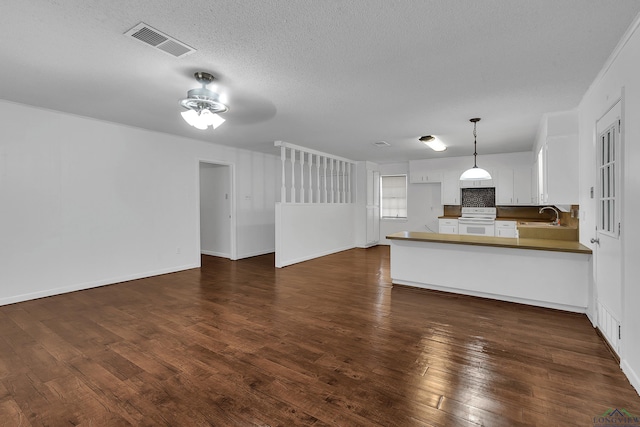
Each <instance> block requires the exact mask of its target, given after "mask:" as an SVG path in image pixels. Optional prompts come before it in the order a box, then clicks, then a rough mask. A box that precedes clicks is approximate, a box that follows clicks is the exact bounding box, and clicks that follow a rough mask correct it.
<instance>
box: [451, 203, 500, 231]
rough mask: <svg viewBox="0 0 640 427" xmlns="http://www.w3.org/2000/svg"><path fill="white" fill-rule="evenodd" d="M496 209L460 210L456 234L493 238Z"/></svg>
mask: <svg viewBox="0 0 640 427" xmlns="http://www.w3.org/2000/svg"><path fill="white" fill-rule="evenodd" d="M495 227H496V208H465V207H463V208H462V216H461V217H460V218H458V234H463V235H473V236H495Z"/></svg>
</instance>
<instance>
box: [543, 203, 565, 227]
mask: <svg viewBox="0 0 640 427" xmlns="http://www.w3.org/2000/svg"><path fill="white" fill-rule="evenodd" d="M545 209H551V210H553V211H554V212H555V213H556V219H554V220H553V221H552V222H551V223H552V224H553V225H560V212H558V210H557V209H556V208H554V207H553V206H545V207H543V208H540V210H539V211H538V213H542V211H543V210H545Z"/></svg>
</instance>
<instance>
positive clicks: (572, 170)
mask: <svg viewBox="0 0 640 427" xmlns="http://www.w3.org/2000/svg"><path fill="white" fill-rule="evenodd" d="M578 149H579V142H578V118H577V113H576V112H575V111H569V112H562V113H554V114H548V115H546V116H545V118H544V119H543V122H542V125H541V128H540V131H539V132H538V160H537V163H538V165H537V166H538V180H537V181H538V200H537V201H538V203H539V204H550V205H573V204H578V198H579V182H578V181H579V170H578V166H579V165H578Z"/></svg>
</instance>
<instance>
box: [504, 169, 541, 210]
mask: <svg viewBox="0 0 640 427" xmlns="http://www.w3.org/2000/svg"><path fill="white" fill-rule="evenodd" d="M531 179H532V173H531V168H530V167H520V168H517V169H500V170H499V171H498V173H497V180H496V181H497V182H496V204H497V205H513V206H518V205H532V204H535V198H534V196H533V193H532V192H531Z"/></svg>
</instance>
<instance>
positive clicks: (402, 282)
mask: <svg viewBox="0 0 640 427" xmlns="http://www.w3.org/2000/svg"><path fill="white" fill-rule="evenodd" d="M391 283H393V284H398V285H405V286H413V287H415V288H422V289H430V290H433V291H442V292H451V293H454V294H460V295H469V296H472V297H480V298H489V299H495V300H499V301H506V302H515V303H518V304H527V305H533V306H536V307H543V308H553V309H555V310H563V311H571V312H573V313H584V312H585V310H586V309H585V308H584V307H578V306H574V305H568V304H558V303H553V302H547V301H538V300H532V299H527V298H517V297H510V296H507V295H496V294H490V293H486V292H477V291H470V290H466V289H465V290H461V289H456V288H448V287H446V286H437V285H430V284H424V283H418V282H411V281H407V280H397V279H393V278H392V279H391Z"/></svg>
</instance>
